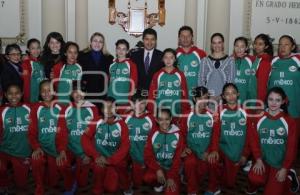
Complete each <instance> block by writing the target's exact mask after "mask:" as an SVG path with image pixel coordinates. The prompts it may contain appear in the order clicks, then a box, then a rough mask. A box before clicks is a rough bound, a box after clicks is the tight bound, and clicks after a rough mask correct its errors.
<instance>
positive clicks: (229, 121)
mask: <svg viewBox="0 0 300 195" xmlns="http://www.w3.org/2000/svg"><path fill="white" fill-rule="evenodd" d="M238 95H239V93H238V89H237V87H236V85H234V84H232V83H227V84H225V85H224V87H223V91H222V97H223V99H224V101H225V104H224V105H223V106H221V107H220V108H219V113H218V117H216V122H215V124H214V127H213V135H212V142H211V152H210V154H209V156H208V161H209V163H210V166H212V167H213V168H212V173H211V177H212V180H211V181H213V183H211V184H210V185H209V186H211V189H209V191H208V192H207V194H216V192H218V193H219V189H218V187H222V186H225V187H234V184H235V180H236V176H237V173H238V171H239V168H240V165H243V164H245V162H246V158H247V157H248V153H249V151H248V139H247V138H248V132H249V131H248V128H249V127H250V126H251V122H250V120H249V117H248V115H247V113H246V111H245V110H244V109H242V108H241V107H239V105H238ZM220 178H221V180H220Z"/></svg>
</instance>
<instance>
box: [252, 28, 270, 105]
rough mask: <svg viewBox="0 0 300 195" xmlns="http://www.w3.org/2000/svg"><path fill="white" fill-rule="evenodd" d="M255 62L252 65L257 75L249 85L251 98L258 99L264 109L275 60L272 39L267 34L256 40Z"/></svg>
mask: <svg viewBox="0 0 300 195" xmlns="http://www.w3.org/2000/svg"><path fill="white" fill-rule="evenodd" d="M253 49H254V55H255V60H254V62H253V64H252V66H253V69H254V70H255V74H254V75H253V74H252V76H251V78H250V83H249V85H250V86H249V90H250V98H251V99H257V100H258V101H260V102H258V105H260V107H264V101H265V99H266V93H267V86H268V78H269V74H270V71H271V61H272V58H273V44H272V42H271V38H270V36H269V35H266V34H259V35H257V36H256V37H255V40H254V45H253Z"/></svg>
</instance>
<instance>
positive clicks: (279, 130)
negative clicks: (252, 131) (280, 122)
mask: <svg viewBox="0 0 300 195" xmlns="http://www.w3.org/2000/svg"><path fill="white" fill-rule="evenodd" d="M276 133H277V134H278V135H279V136H283V135H284V128H283V127H279V128H278V129H277V130H276Z"/></svg>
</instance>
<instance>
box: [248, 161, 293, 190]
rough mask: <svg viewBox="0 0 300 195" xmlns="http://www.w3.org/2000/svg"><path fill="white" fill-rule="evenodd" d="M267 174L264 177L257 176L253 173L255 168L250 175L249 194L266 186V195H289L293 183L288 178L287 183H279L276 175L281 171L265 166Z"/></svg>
mask: <svg viewBox="0 0 300 195" xmlns="http://www.w3.org/2000/svg"><path fill="white" fill-rule="evenodd" d="M264 165H265V173H264V174H263V175H257V174H255V173H254V171H253V167H252V168H251V170H250V172H249V173H248V179H249V187H248V191H249V192H254V191H256V190H257V189H258V188H259V187H261V186H264V195H271V194H272V195H289V194H293V193H292V192H290V184H291V181H290V180H289V179H288V178H286V180H285V182H278V181H277V179H276V174H277V172H278V170H279V169H276V168H273V167H271V166H269V165H267V164H265V163H264Z"/></svg>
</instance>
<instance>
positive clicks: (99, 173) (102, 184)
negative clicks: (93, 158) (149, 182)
mask: <svg viewBox="0 0 300 195" xmlns="http://www.w3.org/2000/svg"><path fill="white" fill-rule="evenodd" d="M93 170H94V177H93V194H95V195H100V194H103V193H104V191H105V192H109V193H114V192H117V191H118V190H119V189H121V190H128V189H129V188H130V179H129V174H128V167H127V163H126V162H122V163H120V164H119V165H116V166H107V167H104V168H103V167H100V166H98V165H97V164H96V163H94V165H93Z"/></svg>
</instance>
